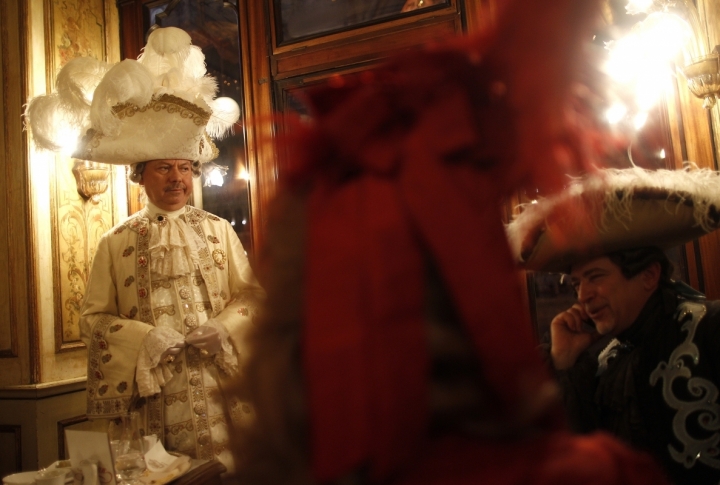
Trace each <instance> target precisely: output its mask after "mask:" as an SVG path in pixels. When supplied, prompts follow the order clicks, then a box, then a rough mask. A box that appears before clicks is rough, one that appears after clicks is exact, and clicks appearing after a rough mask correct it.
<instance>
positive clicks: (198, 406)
mask: <svg viewBox="0 0 720 485" xmlns="http://www.w3.org/2000/svg"><path fill="white" fill-rule="evenodd" d="M193 411H195V414H197V415H202V414H205V406H203V405H202V404H196V405H195V406H194V407H193Z"/></svg>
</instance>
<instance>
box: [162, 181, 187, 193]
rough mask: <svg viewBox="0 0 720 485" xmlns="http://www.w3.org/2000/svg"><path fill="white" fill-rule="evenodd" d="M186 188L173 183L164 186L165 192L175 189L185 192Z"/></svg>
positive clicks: (178, 183)
mask: <svg viewBox="0 0 720 485" xmlns="http://www.w3.org/2000/svg"><path fill="white" fill-rule="evenodd" d="M186 188H187V186H186V185H185V184H184V183H182V182H174V183H171V184H168V185H166V186H165V190H166V191H167V190H175V189H183V190H185V189H186Z"/></svg>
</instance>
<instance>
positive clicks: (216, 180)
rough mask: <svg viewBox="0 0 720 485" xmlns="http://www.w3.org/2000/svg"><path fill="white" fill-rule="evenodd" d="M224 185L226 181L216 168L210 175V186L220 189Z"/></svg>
mask: <svg viewBox="0 0 720 485" xmlns="http://www.w3.org/2000/svg"><path fill="white" fill-rule="evenodd" d="M224 183H225V179H224V178H223V174H222V171H220V170H218V169H216V168H215V169H213V170H212V171H211V172H210V174H208V185H217V186H218V187H222V185H223V184H224Z"/></svg>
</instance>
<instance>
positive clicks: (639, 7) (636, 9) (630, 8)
mask: <svg viewBox="0 0 720 485" xmlns="http://www.w3.org/2000/svg"><path fill="white" fill-rule="evenodd" d="M652 4H653V0H630V1H629V2H628V3H627V5H626V6H625V10H626V11H627V13H629V14H630V15H635V14H637V13H642V12H647V11H648V9H649V8H650V7H652Z"/></svg>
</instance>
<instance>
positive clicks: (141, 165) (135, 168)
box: [128, 160, 202, 184]
mask: <svg viewBox="0 0 720 485" xmlns="http://www.w3.org/2000/svg"><path fill="white" fill-rule="evenodd" d="M145 164H147V162H138V163H133V164H132V165H130V169H129V172H128V179H130V182H133V183H136V184H139V183H140V180H141V179H142V173H143V172H144V171H145ZM192 173H193V177H195V178H198V177H199V176H200V174H201V173H202V164H201V163H200V162H198V161H197V160H194V161H193V162H192Z"/></svg>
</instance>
